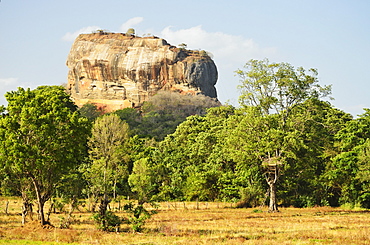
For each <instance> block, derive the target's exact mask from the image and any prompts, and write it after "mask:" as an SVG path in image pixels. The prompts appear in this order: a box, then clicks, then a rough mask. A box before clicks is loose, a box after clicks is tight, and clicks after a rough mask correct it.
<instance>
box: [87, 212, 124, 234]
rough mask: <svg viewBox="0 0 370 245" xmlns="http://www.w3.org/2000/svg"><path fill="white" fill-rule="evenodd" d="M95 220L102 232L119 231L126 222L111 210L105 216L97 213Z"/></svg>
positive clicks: (94, 216)
mask: <svg viewBox="0 0 370 245" xmlns="http://www.w3.org/2000/svg"><path fill="white" fill-rule="evenodd" d="M93 219H94V221H95V222H96V224H97V228H98V229H99V230H102V231H117V230H118V229H119V227H120V225H121V224H122V223H123V221H124V220H123V219H122V218H120V217H119V216H117V215H115V214H114V213H113V212H112V211H109V210H108V211H106V212H105V214H104V215H102V214H101V213H95V214H94V215H93Z"/></svg>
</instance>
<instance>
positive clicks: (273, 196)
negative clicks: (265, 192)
mask: <svg viewBox="0 0 370 245" xmlns="http://www.w3.org/2000/svg"><path fill="white" fill-rule="evenodd" d="M269 186H270V205H269V212H279V210H278V206H277V203H276V183H275V181H271V182H270V183H269Z"/></svg>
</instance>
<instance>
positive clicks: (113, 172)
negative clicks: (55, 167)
mask: <svg viewBox="0 0 370 245" xmlns="http://www.w3.org/2000/svg"><path fill="white" fill-rule="evenodd" d="M91 134H92V135H91V137H90V138H89V141H88V146H89V158H90V161H91V165H90V166H89V167H88V168H87V171H86V173H85V175H86V179H87V181H88V182H89V184H90V190H91V192H92V193H93V194H95V195H96V197H97V198H98V200H99V201H100V206H99V216H98V219H99V221H100V222H101V224H100V225H101V228H102V229H103V230H106V229H108V227H109V224H108V217H110V214H108V213H107V207H108V204H109V202H110V199H109V198H110V197H111V196H115V191H116V186H117V182H118V181H119V180H120V179H121V178H123V177H124V176H127V175H128V169H127V162H128V159H127V157H128V156H127V154H126V153H125V147H126V144H127V142H128V139H129V137H128V125H127V123H125V122H124V121H122V120H121V119H120V118H119V117H118V116H117V115H115V114H109V115H104V116H102V117H99V118H97V119H96V120H95V122H94V124H93V127H92V132H91ZM105 218H107V219H105Z"/></svg>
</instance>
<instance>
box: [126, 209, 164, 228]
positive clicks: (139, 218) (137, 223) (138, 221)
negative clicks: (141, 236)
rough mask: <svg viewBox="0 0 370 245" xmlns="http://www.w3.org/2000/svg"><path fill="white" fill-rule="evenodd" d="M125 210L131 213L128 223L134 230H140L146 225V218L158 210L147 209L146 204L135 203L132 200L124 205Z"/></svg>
mask: <svg viewBox="0 0 370 245" xmlns="http://www.w3.org/2000/svg"><path fill="white" fill-rule="evenodd" d="M124 210H126V212H127V213H128V214H129V215H130V217H129V218H128V219H127V220H126V223H127V224H129V225H131V229H132V231H133V232H140V231H142V229H143V226H144V225H145V222H146V220H148V219H150V217H151V216H152V215H153V214H156V213H157V211H156V210H147V209H146V208H145V207H144V204H133V203H132V202H130V203H128V204H126V205H125V206H124Z"/></svg>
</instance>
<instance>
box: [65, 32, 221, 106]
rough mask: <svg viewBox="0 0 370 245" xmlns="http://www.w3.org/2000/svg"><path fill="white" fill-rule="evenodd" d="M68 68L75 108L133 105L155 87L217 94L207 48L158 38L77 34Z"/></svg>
mask: <svg viewBox="0 0 370 245" xmlns="http://www.w3.org/2000/svg"><path fill="white" fill-rule="evenodd" d="M67 66H68V68H69V72H68V84H67V90H68V92H69V93H70V94H71V96H72V98H73V99H74V100H75V102H76V104H77V105H78V106H82V105H83V104H85V103H95V104H97V105H98V106H100V107H103V108H104V109H105V110H106V111H112V110H117V109H122V108H126V107H136V106H141V105H142V103H143V102H144V101H146V100H148V98H149V97H150V96H153V95H155V94H156V93H157V92H158V91H159V90H171V91H176V92H179V93H190V94H198V93H202V94H204V95H207V96H209V97H213V98H217V94H216V89H215V86H214V85H215V84H216V81H217V77H218V74H217V68H216V65H215V64H214V62H213V60H212V59H211V58H210V57H209V56H208V55H207V54H206V52H204V51H189V50H184V49H180V48H176V47H174V46H171V45H169V44H168V43H167V42H166V41H165V40H164V39H160V38H157V37H145V38H139V37H133V36H130V37H127V36H125V35H124V34H121V33H94V34H81V35H79V36H78V37H77V39H76V40H75V42H74V44H73V46H72V48H71V51H70V53H69V55H68V59H67Z"/></svg>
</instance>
